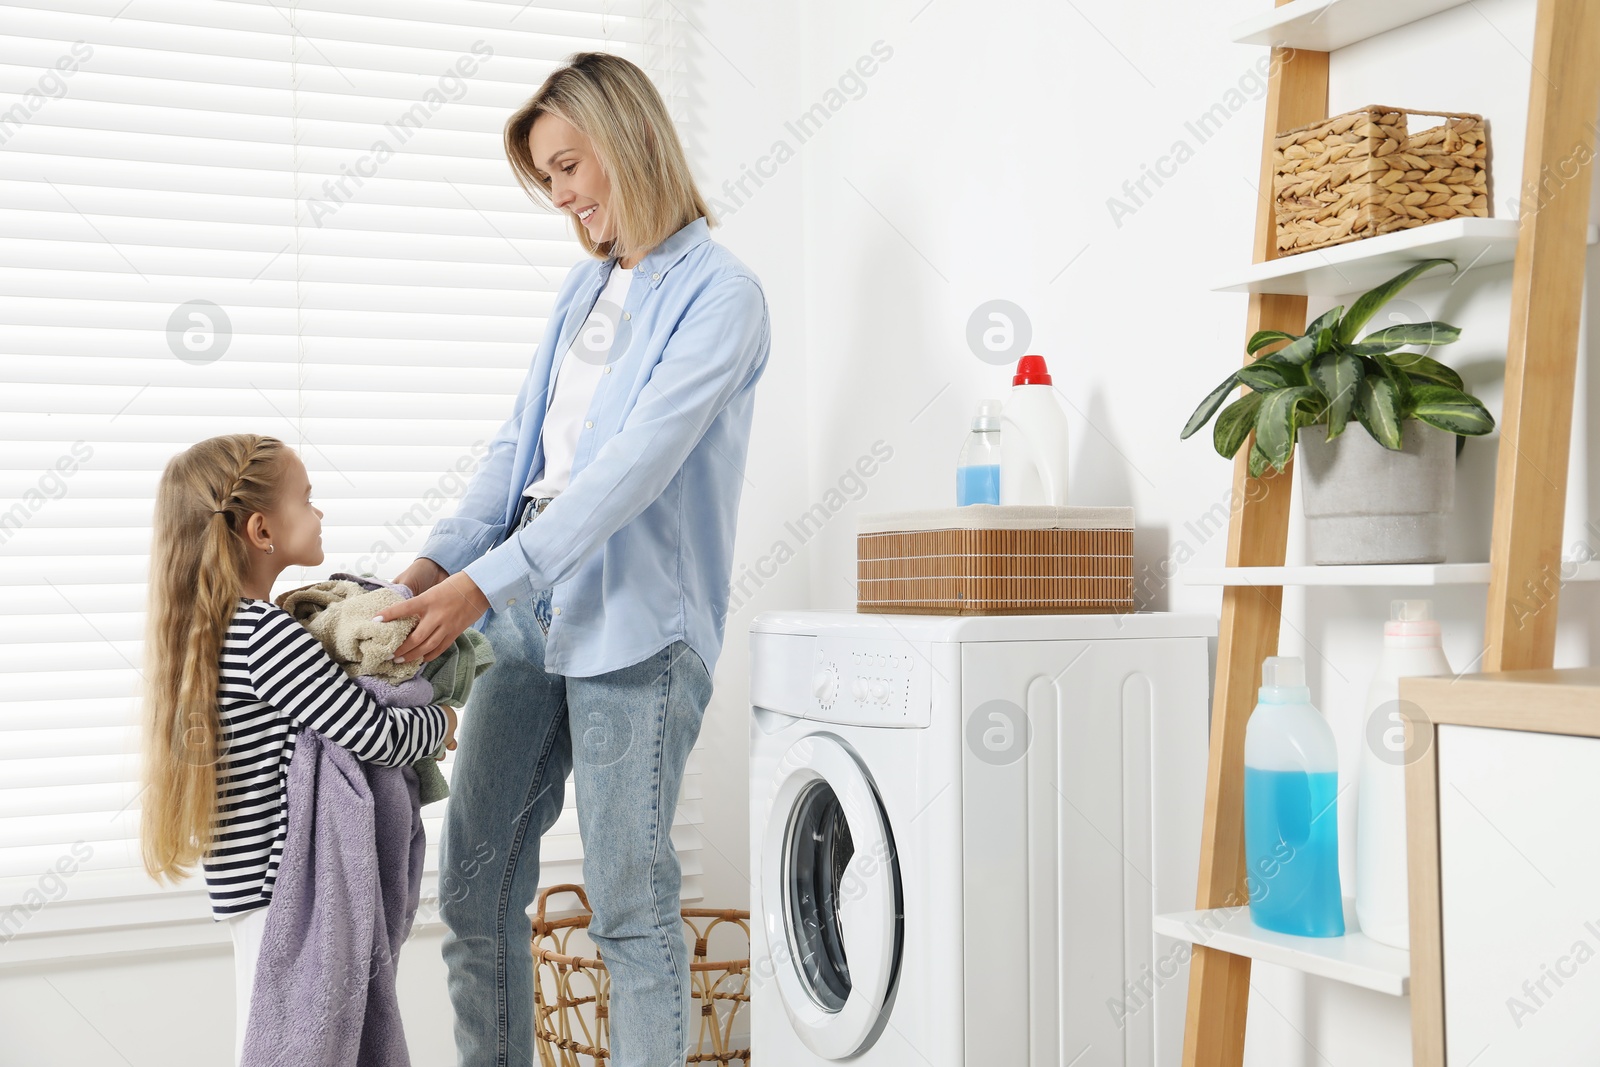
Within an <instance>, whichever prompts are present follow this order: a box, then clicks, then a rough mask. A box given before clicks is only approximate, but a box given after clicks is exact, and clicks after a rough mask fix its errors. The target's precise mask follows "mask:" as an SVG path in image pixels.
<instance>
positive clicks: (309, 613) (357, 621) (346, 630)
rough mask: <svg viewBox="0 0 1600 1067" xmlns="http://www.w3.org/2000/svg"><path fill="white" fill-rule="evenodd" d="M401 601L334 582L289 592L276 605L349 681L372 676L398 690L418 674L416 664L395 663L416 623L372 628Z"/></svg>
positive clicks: (397, 622) (389, 592) (382, 591)
mask: <svg viewBox="0 0 1600 1067" xmlns="http://www.w3.org/2000/svg"><path fill="white" fill-rule="evenodd" d="M404 599H405V598H404V597H402V596H401V595H400V594H399V593H396V592H394V591H393V590H391V589H374V590H372V591H371V592H366V591H364V590H362V588H361V586H359V585H357V584H356V583H355V582H347V581H343V580H338V581H329V582H317V583H315V584H313V585H306V586H301V587H300V588H299V589H291V590H289V591H288V592H287V593H284V594H283V595H282V596H280V597H279V598H278V599H277V601H276V603H277V605H278V607H280V608H282V609H283V610H284V611H287V612H288V613H289V614H290V615H293V616H294V617H295V619H296V620H298V621H299V622H300V623H301V624H302V625H303V626H305V628H306V629H307V630H310V631H311V634H312V636H314V637H315V638H316V639H317V640H318V641H321V642H322V647H323V648H325V649H327V650H328V654H329V655H330V656H332V657H333V658H334V659H335V660H336V661H337V662H338V663H339V665H340V666H342V667H343V668H344V672H345V673H346V674H348V675H350V677H352V678H354V677H356V676H357V675H363V674H364V675H371V676H372V677H374V678H382V679H383V680H384V681H386V682H392V683H394V684H396V685H398V684H400V683H401V682H404V681H407V680H409V679H411V678H412V677H413V676H415V675H416V673H417V672H418V671H419V670H421V669H422V662H421V661H420V660H416V661H413V662H411V663H396V662H394V654H395V652H396V651H397V650H398V649H399V648H400V646H401V645H403V644H405V640H406V638H407V637H410V636H411V631H412V630H415V629H416V628H417V620H416V619H394V620H392V621H390V622H374V621H372V617H373V616H374V615H376V614H377V613H378V612H380V611H382V610H383V609H384V608H386V607H388V606H389V605H390V604H398V603H399V602H400V601H402V600H404Z"/></svg>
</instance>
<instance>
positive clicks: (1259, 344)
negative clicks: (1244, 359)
mask: <svg viewBox="0 0 1600 1067" xmlns="http://www.w3.org/2000/svg"><path fill="white" fill-rule="evenodd" d="M1295 336H1296V335H1295V334H1292V333H1284V332H1283V331H1282V330H1257V331H1256V332H1255V333H1254V334H1253V335H1251V337H1250V343H1249V344H1247V345H1245V346H1244V350H1245V352H1246V353H1248V354H1249V355H1252V356H1253V355H1255V354H1256V353H1257V352H1259V351H1261V349H1263V348H1265V347H1267V346H1268V345H1270V344H1272V343H1273V342H1275V341H1293V340H1294V339H1295Z"/></svg>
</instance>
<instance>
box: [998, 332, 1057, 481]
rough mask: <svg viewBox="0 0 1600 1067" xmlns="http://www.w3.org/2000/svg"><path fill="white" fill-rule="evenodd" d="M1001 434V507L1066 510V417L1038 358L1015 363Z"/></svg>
mask: <svg viewBox="0 0 1600 1067" xmlns="http://www.w3.org/2000/svg"><path fill="white" fill-rule="evenodd" d="M1000 430H1001V433H1000V457H1001V458H1000V503H1002V504H1065V503H1066V502H1067V416H1066V413H1065V412H1063V411H1062V410H1061V402H1060V401H1059V400H1057V399H1056V393H1055V388H1054V387H1053V386H1052V385H1051V382H1050V368H1049V367H1047V366H1045V362H1044V357H1043V356H1023V357H1022V358H1021V359H1019V360H1017V370H1016V374H1015V375H1014V376H1013V377H1012V379H1011V395H1010V396H1009V397H1007V398H1006V404H1005V407H1004V409H1002V411H1001V413H1000Z"/></svg>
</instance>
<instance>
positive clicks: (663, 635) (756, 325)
mask: <svg viewBox="0 0 1600 1067" xmlns="http://www.w3.org/2000/svg"><path fill="white" fill-rule="evenodd" d="M614 263H615V260H614V259H607V260H600V259H594V258H590V259H587V260H584V261H583V262H581V263H579V264H578V265H577V266H576V267H574V268H573V269H572V271H571V272H570V273H569V274H568V275H567V278H566V281H565V282H564V284H563V285H562V287H561V293H560V295H559V296H558V297H557V298H556V303H555V309H554V310H553V311H552V313H551V315H550V323H549V327H548V328H547V329H546V331H545V335H544V338H543V339H542V340H541V341H540V343H539V348H538V351H537V352H536V353H535V355H534V358H533V368H532V369H531V370H530V371H529V372H528V376H527V378H526V379H525V380H524V381H523V384H522V389H521V390H520V391H519V392H518V394H517V401H516V406H515V408H514V409H513V410H512V412H511V417H510V418H509V419H507V420H506V422H505V425H503V426H502V427H501V428H500V432H499V433H498V434H496V435H495V438H494V440H493V442H491V444H490V446H489V452H488V454H487V455H486V456H485V457H484V459H483V461H482V463H481V464H480V465H479V467H478V470H477V473H476V474H474V475H473V478H472V483H471V485H469V486H468V487H467V491H466V494H465V495H464V496H463V497H462V500H461V505H460V507H459V508H458V509H457V510H456V514H455V515H454V516H452V517H451V518H448V519H442V520H440V521H439V522H438V523H437V524H436V525H435V526H434V528H433V532H432V533H431V534H430V536H429V537H428V540H427V542H426V543H425V544H424V545H423V547H422V551H421V553H420V554H421V555H423V556H426V557H427V558H428V559H431V560H433V561H434V562H436V563H438V564H439V565H440V566H441V567H443V568H445V570H447V571H450V572H451V573H454V572H456V571H459V570H465V571H466V572H467V575H468V576H469V577H470V578H471V579H472V580H473V581H474V582H476V583H477V585H478V588H480V589H482V590H483V592H484V594H485V595H486V596H487V597H488V598H489V603H490V610H491V611H496V610H503V609H504V608H507V607H510V606H512V605H514V604H518V603H521V602H523V601H524V599H525V598H526V600H527V607H528V608H529V609H531V608H532V606H533V601H532V598H533V597H534V596H535V595H537V594H538V593H539V592H540V591H542V590H544V589H546V588H550V587H554V592H553V594H552V603H553V606H554V614H553V615H552V618H551V621H550V633H549V636H548V638H547V640H546V642H545V663H544V667H545V670H547V671H549V672H551V673H555V674H563V675H571V676H574V677H589V676H591V675H595V674H603V673H605V672H606V671H612V670H617V669H619V668H621V667H627V666H631V665H633V664H635V663H638V662H640V661H641V660H643V659H645V658H646V657H648V656H650V655H652V654H653V653H655V652H659V651H660V650H661V649H663V648H665V647H666V646H667V645H669V644H671V643H672V642H673V641H674V640H678V639H682V640H683V641H685V642H686V643H687V644H688V645H689V647H691V648H692V649H694V651H695V652H696V653H697V654H698V655H699V656H700V658H701V660H703V661H704V663H705V665H706V670H707V672H708V673H709V672H712V671H715V670H716V664H717V658H718V656H719V655H720V653H721V651H722V638H723V628H724V623H725V622H726V620H727V614H728V589H729V579H730V576H731V575H732V572H733V539H734V527H735V524H736V522H737V519H738V511H739V496H740V493H741V491H742V489H743V487H744V482H745V480H746V479H745V475H744V464H745V454H746V452H747V450H748V445H749V441H750V422H751V416H752V413H753V409H754V404H755V387H756V382H757V381H758V380H759V379H760V378H761V374H762V372H763V371H764V370H765V369H766V365H767V355H768V352H769V350H770V348H771V329H770V323H769V320H768V315H767V302H766V297H765V295H764V294H763V292H762V290H761V283H760V281H758V280H757V278H756V276H755V275H754V274H753V273H751V271H750V269H749V268H748V267H746V266H745V265H744V264H743V263H741V262H740V261H739V260H738V259H737V258H736V257H735V256H734V255H733V254H732V253H731V252H729V251H728V250H727V249H726V248H724V247H722V246H721V245H720V244H718V243H716V242H715V241H713V240H711V239H710V233H709V229H708V227H707V226H706V220H705V219H703V218H700V219H696V220H695V221H693V222H691V223H689V224H688V225H687V226H684V227H683V228H682V229H681V230H679V231H678V232H677V233H674V234H673V235H672V236H671V237H668V238H667V239H666V240H664V241H662V242H661V243H660V244H659V245H657V246H656V247H655V248H654V249H652V250H651V251H650V252H649V253H648V254H647V255H645V257H644V258H643V259H642V260H640V261H639V264H638V265H637V266H636V267H635V268H634V276H633V283H632V285H631V286H629V288H628V294H627V297H626V299H625V300H624V302H623V307H622V312H623V314H622V321H621V322H620V323H617V324H616V325H617V329H616V331H615V334H614V340H613V342H612V347H611V352H610V356H609V363H610V366H611V370H610V372H609V373H606V374H603V375H601V376H600V379H599V384H598V385H597V386H596V388H595V392H594V399H593V400H592V401H591V403H590V405H589V411H588V414H587V415H586V416H585V419H584V425H583V427H582V429H581V430H580V431H579V434H578V449H577V453H576V454H575V455H574V457H573V462H572V477H571V480H570V482H569V483H568V486H567V488H566V489H565V490H564V491H562V492H561V493H560V494H559V495H557V496H556V498H555V499H554V500H552V501H551V502H550V503H549V504H548V505H547V506H546V507H545V509H544V512H543V513H542V514H540V516H539V517H538V518H537V519H535V520H534V521H533V522H531V523H529V524H528V525H527V526H525V527H523V528H522V529H521V530H519V531H518V532H517V533H516V534H515V535H514V536H512V537H510V538H509V539H506V540H504V541H503V542H502V538H505V535H506V531H507V530H509V529H510V528H511V527H512V526H513V525H514V524H515V522H516V520H517V515H518V512H519V510H520V506H521V503H522V499H523V497H522V492H523V489H524V488H525V487H526V486H527V485H528V484H529V483H530V482H531V481H532V480H533V479H534V477H536V476H537V475H538V473H539V472H540V471H542V470H543V469H544V454H543V448H542V446H541V442H540V430H541V429H542V428H543V426H544V417H545V413H546V410H547V409H548V406H549V400H548V398H549V392H550V389H549V387H550V385H551V383H553V382H554V381H555V380H556V371H557V370H558V369H559V366H560V360H561V358H562V355H563V354H565V353H566V352H567V350H568V349H569V348H570V347H571V346H572V341H573V337H574V335H575V334H576V333H577V332H578V329H579V328H580V327H581V326H582V325H583V323H584V321H585V320H586V319H587V318H588V316H589V312H590V311H591V310H592V309H593V307H594V304H595V300H596V298H597V297H598V296H599V295H600V290H601V288H602V286H603V284H604V282H605V280H606V278H607V277H608V276H609V273H610V270H611V267H612V265H613V264H614Z"/></svg>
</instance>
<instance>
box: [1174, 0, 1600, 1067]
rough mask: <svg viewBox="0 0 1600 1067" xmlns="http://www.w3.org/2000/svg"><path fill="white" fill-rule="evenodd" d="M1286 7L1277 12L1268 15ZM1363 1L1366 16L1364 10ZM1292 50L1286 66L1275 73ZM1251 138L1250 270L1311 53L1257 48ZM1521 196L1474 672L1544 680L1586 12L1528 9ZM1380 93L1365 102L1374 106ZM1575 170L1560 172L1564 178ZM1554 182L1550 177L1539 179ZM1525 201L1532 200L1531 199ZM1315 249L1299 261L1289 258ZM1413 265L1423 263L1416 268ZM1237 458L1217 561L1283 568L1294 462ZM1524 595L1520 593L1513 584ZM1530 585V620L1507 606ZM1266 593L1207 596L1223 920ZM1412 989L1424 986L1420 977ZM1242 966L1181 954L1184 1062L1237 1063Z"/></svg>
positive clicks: (1314, 102)
mask: <svg viewBox="0 0 1600 1067" xmlns="http://www.w3.org/2000/svg"><path fill="white" fill-rule="evenodd" d="M1287 2H1288V0H1280V3H1279V4H1278V6H1280V7H1282V6H1284V4H1285V3H1287ZM1367 6H1370V5H1367ZM1291 51H1292V52H1293V54H1292V61H1289V62H1284V61H1283V60H1284V59H1287V58H1289V55H1288V53H1289V52H1291ZM1273 59H1274V61H1275V62H1274V63H1273V65H1272V73H1271V76H1270V79H1269V89H1268V94H1267V105H1266V122H1265V129H1264V131H1263V137H1262V153H1261V172H1260V174H1261V180H1260V185H1259V188H1260V190H1261V194H1262V195H1261V196H1260V197H1259V199H1258V203H1257V210H1256V228H1255V247H1254V259H1255V260H1256V262H1261V261H1264V260H1267V259H1270V258H1274V257H1275V254H1276V251H1275V250H1276V241H1275V232H1274V231H1275V227H1274V213H1273V204H1272V196H1271V190H1272V188H1273V159H1272V154H1273V153H1272V148H1273V138H1274V135H1275V134H1277V133H1278V132H1279V131H1281V130H1288V129H1291V128H1293V127H1295V126H1300V125H1303V124H1305V123H1308V122H1314V121H1317V120H1319V119H1323V118H1326V117H1327V108H1328V53H1327V52H1308V51H1304V50H1291V49H1285V48H1274V56H1273ZM1532 68H1533V69H1532V72H1531V74H1530V79H1531V82H1530V84H1531V88H1530V91H1529V97H1528V127H1527V142H1526V149H1525V154H1524V156H1523V175H1522V179H1523V180H1522V183H1521V184H1520V185H1519V186H1518V188H1519V189H1521V190H1524V194H1523V197H1522V209H1521V217H1520V219H1519V220H1518V229H1517V246H1516V259H1515V263H1514V266H1513V274H1512V300H1511V329H1510V340H1509V345H1508V349H1507V360H1506V381H1505V403H1504V410H1503V412H1502V414H1501V416H1500V445H1499V459H1498V464H1497V468H1496V483H1495V502H1494V525H1493V535H1492V546H1491V551H1490V582H1489V592H1488V608H1487V619H1486V629H1485V643H1486V646H1487V647H1486V649H1485V651H1484V654H1483V658H1482V665H1481V667H1479V668H1478V669H1480V670H1484V671H1499V670H1515V669H1522V668H1540V667H1550V666H1551V665H1552V659H1553V656H1554V650H1555V636H1556V614H1557V613H1556V611H1555V610H1550V609H1553V608H1554V607H1555V599H1556V597H1557V596H1558V593H1559V575H1560V571H1559V568H1560V565H1561V528H1562V519H1563V511H1564V508H1565V503H1566V484H1567V456H1568V449H1569V447H1570V441H1571V433H1572V404H1573V384H1574V377H1575V374H1576V369H1577V351H1578V322H1579V311H1580V307H1581V300H1582V287H1583V275H1584V262H1585V256H1586V231H1587V228H1588V212H1589V185H1590V168H1589V162H1590V159H1591V158H1592V156H1593V151H1594V143H1595V129H1594V127H1595V122H1596V117H1597V111H1600V0H1538V10H1537V15H1536V27H1535V34H1534V50H1533V56H1532ZM1378 95H1380V96H1381V95H1382V94H1378ZM1574 167H1576V168H1577V174H1576V175H1575V176H1572V177H1568V176H1569V175H1571V174H1572V171H1573V168H1574ZM1553 175H1560V176H1561V178H1560V179H1559V180H1553V178H1552V176H1553ZM1533 190H1537V193H1534V192H1533ZM1305 254H1314V253H1305ZM1418 258H1419V259H1420V258H1422V257H1420V256H1419V257H1418ZM1305 325H1306V297H1305V296H1295V295H1283V294H1276V293H1253V294H1252V295H1251V296H1250V304H1249V313H1248V315H1247V317H1246V323H1245V336H1246V337H1249V336H1250V335H1252V334H1254V333H1255V332H1256V331H1258V330H1268V329H1276V330H1284V331H1288V332H1291V333H1299V332H1301V331H1303V330H1304V329H1305ZM1249 451H1250V450H1249V448H1248V446H1247V447H1245V448H1242V449H1240V450H1239V453H1238V457H1237V459H1236V460H1235V462H1234V468H1233V502H1234V506H1233V508H1232V515H1231V519H1230V522H1229V526H1228V551H1227V565H1228V566H1230V567H1249V566H1264V567H1277V566H1282V565H1283V564H1284V549H1285V542H1286V539H1287V534H1288V527H1289V493H1290V489H1291V486H1292V479H1293V464H1292V463H1291V464H1290V466H1289V468H1288V469H1287V470H1285V471H1284V472H1283V473H1281V474H1274V473H1272V472H1271V471H1269V472H1267V474H1266V475H1265V476H1264V477H1263V478H1262V479H1260V480H1259V483H1258V484H1254V485H1252V484H1251V481H1252V479H1250V477H1249V472H1248V470H1247V462H1248V455H1249ZM1528 583H1531V586H1530V585H1529V584H1528ZM1529 588H1531V589H1534V590H1538V591H1539V593H1540V596H1541V597H1542V598H1543V601H1544V603H1545V604H1546V605H1547V609H1546V610H1540V611H1536V612H1533V613H1531V614H1529V613H1528V612H1527V611H1526V610H1525V608H1522V606H1521V605H1520V604H1519V601H1521V600H1523V599H1524V598H1525V597H1526V596H1527V592H1526V590H1527V589H1529ZM1282 603H1283V589H1282V588H1281V587H1261V586H1245V585H1228V586H1225V587H1224V588H1223V592H1222V614H1221V620H1220V631H1219V636H1218V641H1217V670H1216V688H1215V691H1214V694H1213V702H1212V709H1213V711H1212V724H1211V750H1210V766H1209V770H1208V774H1207V782H1206V803H1205V816H1204V829H1203V833H1204V839H1203V841H1202V847H1201V857H1200V879H1199V882H1200V884H1199V891H1198V894H1197V902H1196V907H1197V908H1200V909H1211V908H1225V907H1236V906H1239V905H1242V904H1245V903H1246V902H1247V901H1248V900H1249V896H1248V894H1247V892H1246V888H1245V862H1244V792H1243V781H1244V737H1245V725H1246V723H1247V722H1248V721H1249V718H1250V712H1251V709H1252V708H1253V706H1254V704H1255V690H1256V685H1257V682H1258V678H1259V672H1260V668H1261V661H1262V660H1263V659H1265V658H1266V657H1267V656H1271V655H1275V654H1276V653H1277V649H1278V631H1279V619H1280V615H1281V609H1282ZM1411 964H1412V975H1413V976H1414V977H1415V978H1416V981H1415V982H1414V984H1413V987H1412V1033H1413V1040H1412V1045H1413V1057H1414V1063H1415V1064H1416V1065H1417V1067H1443V1064H1444V1054H1443V1047H1442V1044H1440V1043H1439V1042H1438V1040H1437V1035H1438V1034H1439V1033H1440V1032H1442V1019H1443V991H1442V983H1441V982H1440V981H1438V980H1437V979H1436V977H1435V976H1437V975H1438V974H1439V968H1440V966H1441V959H1440V958H1439V946H1438V944H1437V941H1436V940H1431V941H1430V939H1429V938H1427V937H1417V936H1414V937H1413V939H1412V960H1411ZM1424 976H1428V977H1427V979H1426V980H1425V979H1424ZM1249 995H1250V957H1248V956H1243V955H1236V954H1233V953H1230V952H1226V951H1222V950H1221V949H1218V948H1210V947H1206V946H1203V945H1198V944H1197V945H1195V947H1194V953H1193V955H1192V957H1191V962H1190V973H1189V1002H1188V1014H1187V1019H1186V1024H1185V1032H1184V1048H1183V1063H1184V1067H1238V1065H1239V1064H1241V1063H1242V1061H1243V1058H1244V1036H1245V1015H1246V1009H1247V1006H1248V1002H1249Z"/></svg>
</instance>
